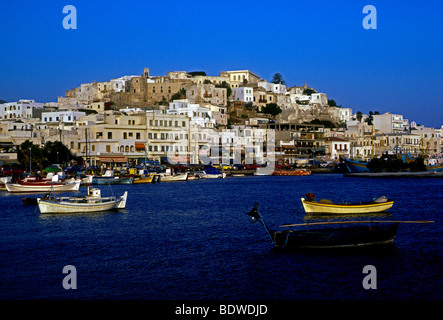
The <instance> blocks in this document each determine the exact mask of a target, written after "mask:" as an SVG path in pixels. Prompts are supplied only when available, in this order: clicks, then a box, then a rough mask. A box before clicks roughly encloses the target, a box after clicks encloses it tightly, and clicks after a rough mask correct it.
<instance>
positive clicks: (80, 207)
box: [37, 187, 128, 213]
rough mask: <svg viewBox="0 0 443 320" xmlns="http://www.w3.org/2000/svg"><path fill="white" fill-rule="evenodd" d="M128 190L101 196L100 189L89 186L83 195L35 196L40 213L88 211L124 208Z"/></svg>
mask: <svg viewBox="0 0 443 320" xmlns="http://www.w3.org/2000/svg"><path fill="white" fill-rule="evenodd" d="M127 198H128V192H127V191H125V193H124V194H123V196H121V197H115V196H112V197H102V196H101V192H100V189H98V188H89V187H88V194H87V196H84V197H54V196H51V195H50V194H46V195H45V196H44V197H43V198H37V203H38V208H39V209H40V212H41V213H89V212H101V211H108V210H113V209H124V208H125V207H126V200H127Z"/></svg>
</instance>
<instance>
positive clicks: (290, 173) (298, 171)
mask: <svg viewBox="0 0 443 320" xmlns="http://www.w3.org/2000/svg"><path fill="white" fill-rule="evenodd" d="M272 175H273V176H309V175H311V171H309V170H306V169H296V170H282V169H281V170H278V169H277V170H274V172H273V173H272Z"/></svg>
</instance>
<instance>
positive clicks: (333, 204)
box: [302, 198, 394, 208]
mask: <svg viewBox="0 0 443 320" xmlns="http://www.w3.org/2000/svg"><path fill="white" fill-rule="evenodd" d="M302 203H306V204H308V205H314V206H320V207H335V208H367V207H379V206H385V205H393V204H394V200H392V199H391V200H388V201H385V202H380V203H366V204H357V203H343V204H338V203H320V202H317V201H309V200H306V199H304V198H302Z"/></svg>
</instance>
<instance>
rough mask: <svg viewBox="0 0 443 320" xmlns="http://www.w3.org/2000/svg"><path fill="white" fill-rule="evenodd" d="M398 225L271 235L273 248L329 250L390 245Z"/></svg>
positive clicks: (291, 231) (280, 232)
mask: <svg viewBox="0 0 443 320" xmlns="http://www.w3.org/2000/svg"><path fill="white" fill-rule="evenodd" d="M397 229H398V223H394V224H380V225H370V226H366V225H365V226H357V227H356V226H352V227H340V228H323V229H313V230H303V231H294V230H286V231H279V232H275V233H274V234H273V242H274V246H275V248H280V249H283V248H286V249H330V248H352V247H364V246H371V245H382V244H392V243H393V241H394V238H395V236H396V234H397Z"/></svg>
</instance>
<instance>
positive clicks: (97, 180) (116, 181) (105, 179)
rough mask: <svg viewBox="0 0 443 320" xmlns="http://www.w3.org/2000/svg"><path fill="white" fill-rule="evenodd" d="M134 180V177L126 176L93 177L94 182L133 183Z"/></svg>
mask: <svg viewBox="0 0 443 320" xmlns="http://www.w3.org/2000/svg"><path fill="white" fill-rule="evenodd" d="M133 182H134V177H126V178H117V179H115V178H96V177H94V178H93V179H92V184H93V185H96V184H132V183H133Z"/></svg>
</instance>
